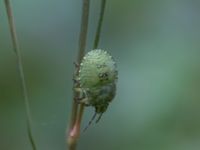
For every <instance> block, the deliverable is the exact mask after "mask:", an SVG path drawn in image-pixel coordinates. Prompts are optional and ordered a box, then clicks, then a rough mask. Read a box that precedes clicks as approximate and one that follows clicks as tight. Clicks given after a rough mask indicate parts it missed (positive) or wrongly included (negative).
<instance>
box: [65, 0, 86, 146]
mask: <svg viewBox="0 0 200 150" xmlns="http://www.w3.org/2000/svg"><path fill="white" fill-rule="evenodd" d="M89 6H90V0H83V6H82V17H81V28H80V35H79V51H78V56H77V63H78V65H77V66H79V65H80V63H81V61H82V58H83V56H84V53H85V46H86V41H87V29H88V19H89ZM78 74H79V67H77V68H76V72H75V75H76V76H78ZM76 86H77V85H75V83H74V88H75V87H76ZM77 97H78V95H77V93H76V92H75V91H74V93H73V102H72V113H71V118H70V126H69V132H68V140H67V141H68V147H69V150H75V149H76V145H77V140H78V138H79V135H80V125H81V118H82V115H83V112H84V105H83V104H82V105H80V107H79V105H78V103H77V102H76V98H77ZM78 110H79V112H78Z"/></svg>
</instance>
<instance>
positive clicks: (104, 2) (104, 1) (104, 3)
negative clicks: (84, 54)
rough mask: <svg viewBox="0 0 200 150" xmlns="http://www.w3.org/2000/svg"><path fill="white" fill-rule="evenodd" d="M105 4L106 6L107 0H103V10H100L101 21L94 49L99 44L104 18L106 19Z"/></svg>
mask: <svg viewBox="0 0 200 150" xmlns="http://www.w3.org/2000/svg"><path fill="white" fill-rule="evenodd" d="M105 6H106V0H101V10H100V15H99V21H98V25H97V30H96V35H95V40H94V45H93V49H96V48H97V47H98V44H99V40H100V34H101V29H102V24H103V19H104V12H105Z"/></svg>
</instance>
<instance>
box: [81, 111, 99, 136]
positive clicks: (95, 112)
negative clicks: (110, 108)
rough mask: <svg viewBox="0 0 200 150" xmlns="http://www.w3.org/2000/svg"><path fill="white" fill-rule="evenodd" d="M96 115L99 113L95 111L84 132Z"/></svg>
mask: <svg viewBox="0 0 200 150" xmlns="http://www.w3.org/2000/svg"><path fill="white" fill-rule="evenodd" d="M96 115H97V113H96V112H95V113H94V115H93V116H92V118H91V120H90V121H89V123H88V125H87V126H86V127H85V128H84V130H83V132H85V131H86V130H87V129H88V127H89V126H90V125H91V123H92V122H93V120H94V119H95V117H96Z"/></svg>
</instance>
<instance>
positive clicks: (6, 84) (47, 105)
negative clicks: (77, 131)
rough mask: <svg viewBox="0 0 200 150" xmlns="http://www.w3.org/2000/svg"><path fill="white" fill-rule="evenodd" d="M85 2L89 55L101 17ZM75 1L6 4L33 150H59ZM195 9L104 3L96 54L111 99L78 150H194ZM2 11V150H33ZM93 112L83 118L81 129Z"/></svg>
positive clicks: (199, 51) (67, 103) (199, 22)
mask: <svg viewBox="0 0 200 150" xmlns="http://www.w3.org/2000/svg"><path fill="white" fill-rule="evenodd" d="M99 4H100V1H99V0H92V1H91V7H90V21H89V33H88V42H87V50H90V49H91V48H92V43H93V39H94V33H95V28H96V25H97V20H98V14H99ZM81 5H82V1H81V0H48V1H47V0H34V1H33V0H32V1H31V0H20V1H15V0H12V6H13V12H14V16H15V21H16V27H17V33H18V38H19V42H20V48H21V51H22V56H23V64H24V69H25V76H26V81H27V85H28V93H29V97H30V104H31V112H32V117H33V130H34V137H35V139H36V144H37V147H38V150H55V149H57V150H58V149H59V150H64V149H66V148H67V147H66V143H65V142H66V141H65V137H66V128H67V124H68V122H69V115H70V110H71V100H72V74H73V70H74V66H73V62H74V61H75V60H76V56H77V50H78V36H79V29H80V20H81ZM199 16H200V1H196V0H162V1H159V0H150V1H146V0H123V1H120V0H108V2H107V6H106V12H105V20H104V23H103V29H102V34H101V35H102V36H101V41H100V44H99V48H102V49H106V50H108V51H109V52H110V53H111V54H112V55H113V56H114V58H115V60H116V62H117V64H118V70H119V80H118V88H117V95H116V98H115V100H114V101H113V102H112V104H111V105H110V107H109V109H108V111H107V112H106V113H105V114H104V115H103V117H102V119H101V121H100V122H99V123H98V124H93V125H92V126H90V128H89V129H88V130H87V132H85V133H83V134H82V135H81V137H80V141H79V144H78V150H90V149H95V150H108V149H110V150H122V149H123V150H134V149H137V150H199V149H200V59H199V58H200V41H199V40H200V17H199ZM16 68H17V67H16V57H15V54H14V52H13V50H12V43H11V39H10V33H9V29H8V22H7V18H6V11H5V8H4V3H3V0H2V1H0V150H31V147H30V143H29V141H28V138H27V132H26V121H25V116H26V115H25V105H24V101H23V97H22V90H21V86H20V81H19V74H18V72H17V69H16ZM93 112H94V110H93V109H92V108H87V110H86V112H85V114H84V119H83V124H82V127H84V126H86V125H87V123H88V121H89V120H90V118H91V116H92V115H93Z"/></svg>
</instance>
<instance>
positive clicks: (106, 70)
mask: <svg viewBox="0 0 200 150" xmlns="http://www.w3.org/2000/svg"><path fill="white" fill-rule="evenodd" d="M76 79H77V81H78V83H79V87H77V88H75V91H77V92H79V97H78V99H79V102H80V103H83V104H85V106H93V107H94V108H95V112H96V113H98V114H101V115H102V113H104V112H105V111H106V109H107V107H108V105H109V103H110V102H111V101H112V99H113V98H114V97H115V92H116V80H117V70H116V64H115V62H114V60H113V58H112V56H111V55H110V54H108V53H107V52H106V51H104V50H100V49H97V50H92V51H90V52H88V53H87V54H86V55H85V57H84V58H83V60H82V62H81V64H80V66H79V74H78V76H77V77H76Z"/></svg>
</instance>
